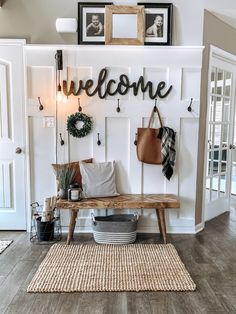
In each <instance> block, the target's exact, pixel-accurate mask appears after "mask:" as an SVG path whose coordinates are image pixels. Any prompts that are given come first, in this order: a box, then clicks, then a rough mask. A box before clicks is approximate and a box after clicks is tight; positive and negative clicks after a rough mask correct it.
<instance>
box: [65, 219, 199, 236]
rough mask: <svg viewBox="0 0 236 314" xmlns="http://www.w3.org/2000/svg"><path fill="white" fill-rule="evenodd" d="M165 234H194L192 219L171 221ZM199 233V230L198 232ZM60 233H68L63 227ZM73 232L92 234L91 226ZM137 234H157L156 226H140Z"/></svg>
mask: <svg viewBox="0 0 236 314" xmlns="http://www.w3.org/2000/svg"><path fill="white" fill-rule="evenodd" d="M166 231H167V233H170V234H174V233H176V234H195V233H196V230H195V225H194V220H193V218H184V217H181V218H179V219H173V220H172V221H171V225H169V226H168V225H167V226H166ZM199 231H200V230H199ZM62 232H65V233H66V232H68V227H66V226H63V227H62ZM75 232H78V233H92V232H93V229H92V225H91V226H90V225H85V226H76V227H75ZM137 232H138V233H159V228H158V224H156V225H155V224H152V225H150V226H142V225H140V226H139V227H138V230H137Z"/></svg>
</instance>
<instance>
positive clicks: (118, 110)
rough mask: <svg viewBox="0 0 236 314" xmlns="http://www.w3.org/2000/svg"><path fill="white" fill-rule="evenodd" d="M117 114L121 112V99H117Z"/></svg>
mask: <svg viewBox="0 0 236 314" xmlns="http://www.w3.org/2000/svg"><path fill="white" fill-rule="evenodd" d="M116 112H120V99H117V107H116Z"/></svg>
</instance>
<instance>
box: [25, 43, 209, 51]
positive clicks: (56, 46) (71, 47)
mask: <svg viewBox="0 0 236 314" xmlns="http://www.w3.org/2000/svg"><path fill="white" fill-rule="evenodd" d="M25 48H26V49H27V50H34V49H47V50H56V49H61V50H63V49H66V50H81V51H86V50H90V51H91V50H95V49H96V50H103V51H104V50H106V51H109V50H110V51H119V50H122V51H125V50H136V51H137V50H140V51H147V50H149V51H150V50H203V49H204V46H145V45H144V46H130V45H61V44H53V45H50V44H42V45H41V44H29V45H25Z"/></svg>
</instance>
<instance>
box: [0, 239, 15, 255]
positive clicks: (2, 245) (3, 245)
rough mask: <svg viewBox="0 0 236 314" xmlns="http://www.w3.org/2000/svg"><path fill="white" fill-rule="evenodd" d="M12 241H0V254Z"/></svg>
mask: <svg viewBox="0 0 236 314" xmlns="http://www.w3.org/2000/svg"><path fill="white" fill-rule="evenodd" d="M12 242H13V241H11V240H9V241H6V240H0V254H1V253H2V252H3V251H5V250H6V248H7V247H8V246H9V245H10V244H11V243H12Z"/></svg>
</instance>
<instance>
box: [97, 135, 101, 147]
mask: <svg viewBox="0 0 236 314" xmlns="http://www.w3.org/2000/svg"><path fill="white" fill-rule="evenodd" d="M101 144H102V143H101V141H100V138H99V133H98V140H97V145H98V146H100V145H101Z"/></svg>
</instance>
